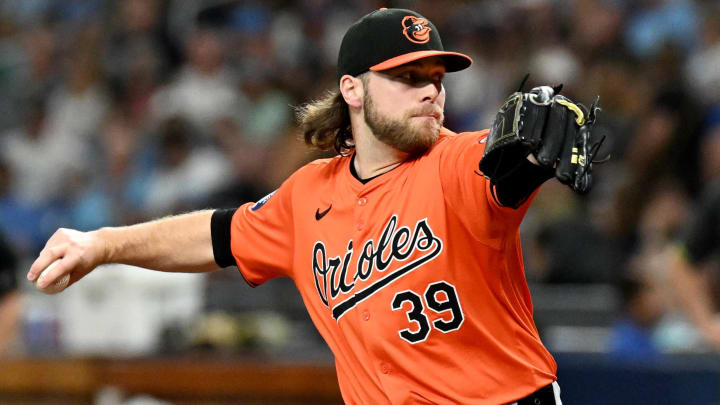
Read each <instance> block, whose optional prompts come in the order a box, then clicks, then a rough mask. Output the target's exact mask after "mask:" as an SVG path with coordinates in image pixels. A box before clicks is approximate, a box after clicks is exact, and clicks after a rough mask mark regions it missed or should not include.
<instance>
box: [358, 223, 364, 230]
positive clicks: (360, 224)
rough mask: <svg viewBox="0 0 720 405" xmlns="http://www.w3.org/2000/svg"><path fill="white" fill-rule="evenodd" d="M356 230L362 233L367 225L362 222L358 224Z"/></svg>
mask: <svg viewBox="0 0 720 405" xmlns="http://www.w3.org/2000/svg"><path fill="white" fill-rule="evenodd" d="M356 228H357V230H358V231H362V230H363V228H365V224H363V223H362V222H359V223H358V224H357V227H356Z"/></svg>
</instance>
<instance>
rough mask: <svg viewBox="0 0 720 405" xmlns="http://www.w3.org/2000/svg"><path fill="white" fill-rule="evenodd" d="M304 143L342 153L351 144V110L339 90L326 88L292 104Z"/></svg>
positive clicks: (347, 149) (352, 144)
mask: <svg viewBox="0 0 720 405" xmlns="http://www.w3.org/2000/svg"><path fill="white" fill-rule="evenodd" d="M295 117H296V118H297V121H298V125H299V127H300V130H301V132H302V134H303V138H304V140H305V143H306V144H308V145H310V146H313V147H315V148H317V149H320V150H330V149H332V148H334V149H335V151H337V152H338V153H340V154H342V155H345V154H347V153H349V152H350V151H351V150H352V149H353V148H354V147H355V144H354V142H353V136H352V128H351V126H350V110H349V107H348V105H347V103H346V102H345V99H343V96H342V94H341V93H340V90H329V91H327V92H326V93H325V95H324V96H323V97H321V98H319V99H317V100H313V101H310V102H308V103H305V104H303V105H301V106H299V107H296V108H295Z"/></svg>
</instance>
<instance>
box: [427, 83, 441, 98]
mask: <svg viewBox="0 0 720 405" xmlns="http://www.w3.org/2000/svg"><path fill="white" fill-rule="evenodd" d="M422 90H423V100H422V101H430V102H435V100H437V98H438V96H439V95H440V93H441V92H442V82H440V81H432V82H429V83H428V84H426V85H425V86H423V89H422Z"/></svg>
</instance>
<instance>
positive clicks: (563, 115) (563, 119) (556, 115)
mask: <svg viewBox="0 0 720 405" xmlns="http://www.w3.org/2000/svg"><path fill="white" fill-rule="evenodd" d="M567 116H568V110H567V108H565V107H563V106H562V105H559V104H556V103H553V104H551V105H550V112H549V114H548V117H547V123H546V124H545V130H544V131H543V143H542V145H541V146H540V149H539V150H538V151H537V153H536V155H535V157H536V158H537V160H538V162H539V163H540V165H541V166H543V167H546V168H552V167H553V166H554V165H555V162H556V161H557V158H558V156H559V155H560V151H561V150H562V148H563V145H564V143H565V142H564V140H565V134H566V132H567V129H566V126H567V125H566V124H567V122H568V119H567Z"/></svg>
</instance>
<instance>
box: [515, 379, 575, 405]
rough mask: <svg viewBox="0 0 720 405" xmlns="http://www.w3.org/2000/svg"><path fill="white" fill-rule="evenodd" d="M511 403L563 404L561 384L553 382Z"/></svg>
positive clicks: (517, 404)
mask: <svg viewBox="0 0 720 405" xmlns="http://www.w3.org/2000/svg"><path fill="white" fill-rule="evenodd" d="M509 405H562V401H560V386H559V385H558V383H557V382H553V383H552V384H550V385H546V386H544V387H542V388H540V389H539V390H537V391H535V392H533V393H532V394H530V395H528V396H526V397H525V398H522V399H518V400H517V401H515V402H512V403H510V404H509Z"/></svg>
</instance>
